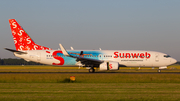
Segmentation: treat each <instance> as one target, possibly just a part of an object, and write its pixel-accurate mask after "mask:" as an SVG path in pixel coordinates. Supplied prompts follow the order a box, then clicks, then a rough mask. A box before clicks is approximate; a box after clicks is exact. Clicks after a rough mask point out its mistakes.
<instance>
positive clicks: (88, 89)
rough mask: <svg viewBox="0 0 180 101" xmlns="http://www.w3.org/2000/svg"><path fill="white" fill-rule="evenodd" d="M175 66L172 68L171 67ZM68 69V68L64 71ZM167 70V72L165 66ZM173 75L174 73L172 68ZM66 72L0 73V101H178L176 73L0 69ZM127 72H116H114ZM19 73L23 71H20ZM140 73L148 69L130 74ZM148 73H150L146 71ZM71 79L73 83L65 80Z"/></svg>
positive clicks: (179, 83)
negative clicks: (72, 77) (73, 79)
mask: <svg viewBox="0 0 180 101" xmlns="http://www.w3.org/2000/svg"><path fill="white" fill-rule="evenodd" d="M173 67H175V66H173ZM67 68H68V69H67ZM168 68H169V69H167V71H171V69H170V68H171V67H168ZM176 68H177V69H174V72H178V69H179V67H178V66H177V67H176ZM4 70H7V71H11V72H14V71H15V72H19V71H20V72H22V70H24V71H25V72H28V71H34V72H42V71H45V72H48V70H49V71H51V72H57V71H59V72H62V71H63V72H66V71H67V72H70V73H58V72H57V73H45V74H42V73H40V74H38V73H27V74H23V73H18V74H16V73H10V74H6V73H1V74H0V101H7V100H8V101H12V100H13V101H24V100H26V101H32V100H35V101H36V100H37V101H46V100H51V101H52V100H54V101H57V100H58V101H59V100H60V101H73V100H74V101H85V100H86V101H92V100H94V101H104V100H106V101H137V100H138V101H170V100H173V101H179V100H180V96H179V95H180V74H161V73H159V74H138V73H137V74H123V73H106V74H105V73H87V74H85V73H81V74H77V73H71V72H73V71H75V72H76V71H78V72H88V71H87V70H85V69H80V70H79V69H78V67H66V68H65V67H52V66H38V67H37V66H5V67H3V66H0V72H2V71H4ZM122 70H124V71H125V72H127V71H129V70H130V69H127V70H126V69H120V70H119V71H116V72H121V71H122ZM24 71H23V72H24ZM134 71H135V72H144V71H147V72H148V71H149V69H141V70H138V69H137V68H134V69H132V68H131V70H130V72H134ZM150 71H151V70H150ZM70 76H75V77H76V80H75V82H72V81H70V80H69V78H70Z"/></svg>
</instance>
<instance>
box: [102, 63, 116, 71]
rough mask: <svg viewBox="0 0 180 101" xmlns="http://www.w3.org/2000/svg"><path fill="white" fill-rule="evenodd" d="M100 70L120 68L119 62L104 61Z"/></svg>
mask: <svg viewBox="0 0 180 101" xmlns="http://www.w3.org/2000/svg"><path fill="white" fill-rule="evenodd" d="M99 68H100V70H119V63H118V62H103V63H101V64H100V65H99Z"/></svg>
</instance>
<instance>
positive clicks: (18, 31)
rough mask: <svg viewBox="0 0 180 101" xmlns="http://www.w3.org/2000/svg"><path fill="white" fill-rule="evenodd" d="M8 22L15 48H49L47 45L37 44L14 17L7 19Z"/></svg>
mask: <svg viewBox="0 0 180 101" xmlns="http://www.w3.org/2000/svg"><path fill="white" fill-rule="evenodd" d="M9 24H10V27H11V31H12V35H13V39H14V44H15V47H16V50H51V49H50V48H48V47H44V46H40V45H37V44H36V43H35V42H34V41H33V40H32V39H31V38H30V37H29V35H28V34H27V33H26V31H25V30H24V29H23V28H22V27H21V26H20V25H19V24H18V23H17V21H16V20H15V19H9Z"/></svg>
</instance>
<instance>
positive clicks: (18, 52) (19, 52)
mask: <svg viewBox="0 0 180 101" xmlns="http://www.w3.org/2000/svg"><path fill="white" fill-rule="evenodd" d="M4 49H5V50H8V51H11V52H13V53H14V52H15V53H17V54H27V52H22V51H17V50H14V49H9V48H4Z"/></svg>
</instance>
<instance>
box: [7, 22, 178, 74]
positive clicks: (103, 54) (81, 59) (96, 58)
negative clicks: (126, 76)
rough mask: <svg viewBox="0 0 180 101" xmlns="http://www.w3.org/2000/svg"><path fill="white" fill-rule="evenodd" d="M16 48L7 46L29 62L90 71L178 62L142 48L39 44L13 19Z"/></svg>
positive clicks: (156, 65) (11, 24)
mask: <svg viewBox="0 0 180 101" xmlns="http://www.w3.org/2000/svg"><path fill="white" fill-rule="evenodd" d="M9 23H10V27H11V31H12V35H13V39H14V44H15V47H16V50H15V49H9V48H5V49H6V50H9V51H11V52H13V53H14V55H15V56H17V57H19V58H23V59H25V60H26V61H33V62H38V63H42V64H47V65H56V66H83V67H89V72H95V67H96V68H99V70H119V67H121V66H123V67H159V70H161V69H166V68H167V66H168V65H171V64H174V63H176V62H177V61H176V60H175V59H174V58H171V57H170V56H169V55H167V54H164V53H161V52H155V51H142V50H74V49H73V48H71V50H66V49H65V48H64V47H63V46H62V45H61V44H59V45H60V48H61V50H52V49H51V48H48V47H44V46H40V45H38V44H36V43H35V42H34V41H33V40H32V39H31V38H30V37H29V35H28V34H27V33H26V31H25V30H24V29H23V28H22V27H21V26H20V25H19V24H18V23H17V21H16V20H15V19H9Z"/></svg>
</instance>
